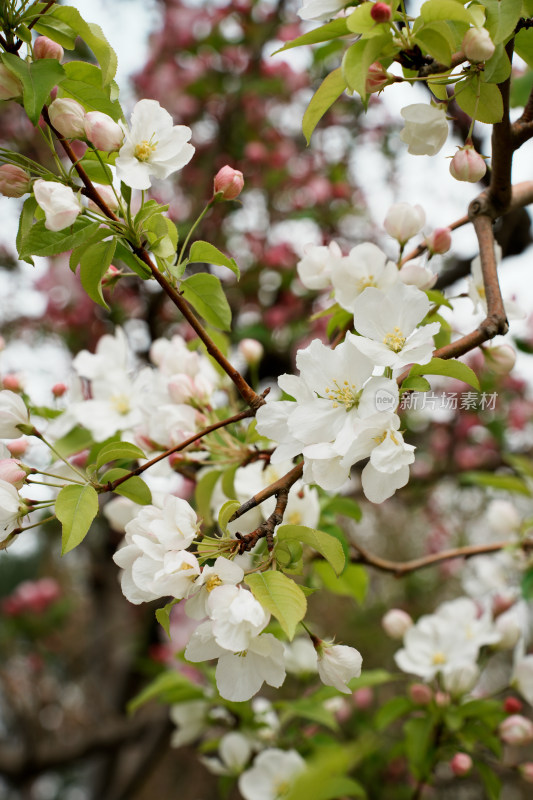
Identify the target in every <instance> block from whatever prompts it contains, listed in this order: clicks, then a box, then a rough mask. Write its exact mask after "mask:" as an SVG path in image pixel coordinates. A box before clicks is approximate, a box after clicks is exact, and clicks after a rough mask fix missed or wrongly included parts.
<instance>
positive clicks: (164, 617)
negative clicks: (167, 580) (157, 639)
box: [155, 600, 179, 639]
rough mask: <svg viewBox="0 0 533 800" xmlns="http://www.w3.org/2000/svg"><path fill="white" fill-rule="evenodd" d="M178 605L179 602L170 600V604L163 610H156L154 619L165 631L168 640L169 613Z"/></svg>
mask: <svg viewBox="0 0 533 800" xmlns="http://www.w3.org/2000/svg"><path fill="white" fill-rule="evenodd" d="M176 603H179V600H171V601H170V603H167V604H166V606H163V608H158V609H156V612H155V618H156V620H157V621H158V622H159V624H160V625H161V627H162V628H163V630H164V631H165V633H166V635H167V636H168V638H169V639H170V612H171V611H172V609H173V608H174V606H175V605H176Z"/></svg>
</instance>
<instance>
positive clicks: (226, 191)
mask: <svg viewBox="0 0 533 800" xmlns="http://www.w3.org/2000/svg"><path fill="white" fill-rule="evenodd" d="M243 187H244V176H243V174H242V172H240V170H238V169H233V167H229V166H227V165H226V166H225V167H222V169H219V171H218V172H217V174H216V175H215V180H214V185H213V192H214V194H215V195H217V194H220V195H221V196H222V199H223V200H235V198H236V197H238V196H239V195H240V193H241V192H242V190H243Z"/></svg>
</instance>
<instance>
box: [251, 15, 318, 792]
mask: <svg viewBox="0 0 533 800" xmlns="http://www.w3.org/2000/svg"><path fill="white" fill-rule="evenodd" d="M317 5H318V4H317ZM321 5H323V4H321ZM304 770H305V761H304V760H303V758H302V757H301V755H300V754H299V753H297V752H296V750H278V749H277V748H275V747H272V748H268V749H267V750H263V752H262V753H259V755H258V756H256V758H255V760H254V763H253V766H252V767H251V769H248V770H246V772H243V774H242V775H241V776H240V778H239V791H240V793H241V795H242V796H243V797H244V800H277V798H281V797H284V796H285V795H286V794H288V793H289V791H290V787H291V784H292V783H293V782H294V780H295V779H296V777H297V776H298V775H300V774H301V773H302V772H303V771H304Z"/></svg>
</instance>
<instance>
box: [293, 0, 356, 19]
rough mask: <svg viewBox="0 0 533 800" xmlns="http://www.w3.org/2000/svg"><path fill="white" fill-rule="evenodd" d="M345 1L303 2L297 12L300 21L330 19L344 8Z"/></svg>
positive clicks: (311, 0) (318, 0) (306, 0)
mask: <svg viewBox="0 0 533 800" xmlns="http://www.w3.org/2000/svg"><path fill="white" fill-rule="evenodd" d="M345 5H346V2H345V0H303V5H302V7H301V9H300V10H299V11H298V16H299V17H300V19H306V20H307V19H319V20H322V19H331V17H334V16H335V14H336V13H337V12H338V11H340V10H341V8H344V6H345Z"/></svg>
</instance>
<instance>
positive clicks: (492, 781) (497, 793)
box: [475, 761, 502, 800]
mask: <svg viewBox="0 0 533 800" xmlns="http://www.w3.org/2000/svg"><path fill="white" fill-rule="evenodd" d="M475 763H476V769H477V771H478V772H479V775H480V777H481V780H482V781H483V785H484V787H485V791H486V793H487V800H500V798H501V790H502V784H501V781H500V779H499V778H498V776H497V775H496V773H495V772H494V771H493V770H492V769H491V768H490V767H488V766H487V765H486V764H484V763H483V762H481V761H476V762H475Z"/></svg>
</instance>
